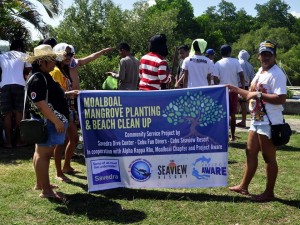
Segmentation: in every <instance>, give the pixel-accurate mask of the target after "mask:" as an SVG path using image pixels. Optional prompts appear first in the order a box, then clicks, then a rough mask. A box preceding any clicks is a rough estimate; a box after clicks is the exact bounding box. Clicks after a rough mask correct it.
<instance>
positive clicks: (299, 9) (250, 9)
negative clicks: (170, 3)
mask: <svg viewBox="0 0 300 225" xmlns="http://www.w3.org/2000/svg"><path fill="white" fill-rule="evenodd" d="M31 1H32V2H34V3H36V5H39V4H40V3H39V2H37V0H31ZM62 1H63V8H64V9H67V8H69V7H70V6H71V5H72V4H73V3H74V1H73V0H62ZM112 1H113V2H114V3H115V4H116V5H119V6H120V7H121V8H122V9H123V10H125V9H132V8H133V3H135V2H136V1H137V0H112ZM226 1H227V2H231V3H233V4H234V5H235V7H236V8H237V10H239V9H241V8H244V9H245V10H246V12H247V13H248V14H249V15H252V16H256V10H255V9H254V8H255V6H256V4H260V5H261V4H265V3H267V2H268V1H269V0H226ZM154 2H155V0H149V3H150V4H153V3H154ZM190 2H191V4H192V6H193V8H194V16H200V15H201V14H203V13H204V11H205V10H206V9H207V8H208V7H210V6H217V5H218V4H219V3H220V2H221V0H190ZM285 2H286V3H287V4H288V5H289V6H290V7H291V9H290V10H289V12H290V13H291V14H293V15H294V16H296V17H300V4H299V0H285ZM39 12H40V13H41V14H42V15H44V17H43V20H44V22H46V23H48V24H50V25H52V26H57V25H58V24H59V21H60V20H62V18H63V16H60V17H58V18H56V19H54V20H53V19H50V18H49V17H48V16H47V14H46V12H45V11H44V9H43V8H40V9H39ZM27 26H28V27H30V30H31V31H32V38H33V40H38V39H40V35H39V34H38V32H37V31H36V29H35V28H33V27H32V26H31V25H27Z"/></svg>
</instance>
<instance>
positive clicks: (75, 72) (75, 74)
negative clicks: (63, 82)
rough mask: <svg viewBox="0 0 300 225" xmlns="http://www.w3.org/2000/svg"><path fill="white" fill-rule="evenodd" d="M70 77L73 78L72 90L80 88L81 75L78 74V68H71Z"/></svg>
mask: <svg viewBox="0 0 300 225" xmlns="http://www.w3.org/2000/svg"><path fill="white" fill-rule="evenodd" d="M69 71H70V77H71V79H72V90H79V89H80V85H79V76H78V68H69Z"/></svg>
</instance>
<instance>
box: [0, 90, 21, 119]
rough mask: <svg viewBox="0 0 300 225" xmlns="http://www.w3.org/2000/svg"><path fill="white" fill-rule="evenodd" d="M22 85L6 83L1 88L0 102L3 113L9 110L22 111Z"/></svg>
mask: <svg viewBox="0 0 300 225" xmlns="http://www.w3.org/2000/svg"><path fill="white" fill-rule="evenodd" d="M24 94H25V90H24V86H22V85H19V84H7V85H5V86H3V87H2V88H1V94H0V104H1V111H2V113H3V114H6V113H9V112H22V111H23V108H24Z"/></svg>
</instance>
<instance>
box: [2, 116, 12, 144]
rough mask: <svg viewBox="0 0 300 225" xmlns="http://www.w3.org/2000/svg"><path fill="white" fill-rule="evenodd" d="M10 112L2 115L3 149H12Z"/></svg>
mask: <svg viewBox="0 0 300 225" xmlns="http://www.w3.org/2000/svg"><path fill="white" fill-rule="evenodd" d="M12 115H13V113H12V112H8V113H6V114H5V115H4V120H3V126H4V134H5V143H4V144H3V146H4V147H7V148H12V131H13V127H12Z"/></svg>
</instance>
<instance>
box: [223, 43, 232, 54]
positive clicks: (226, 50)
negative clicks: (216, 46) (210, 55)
mask: <svg viewBox="0 0 300 225" xmlns="http://www.w3.org/2000/svg"><path fill="white" fill-rule="evenodd" d="M231 50H232V49H231V47H230V46H229V45H227V44H225V45H222V46H221V48H220V53H221V55H228V54H229V53H231Z"/></svg>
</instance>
